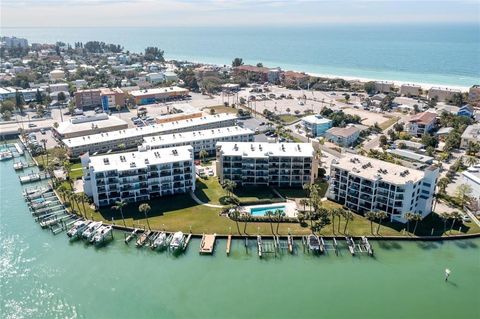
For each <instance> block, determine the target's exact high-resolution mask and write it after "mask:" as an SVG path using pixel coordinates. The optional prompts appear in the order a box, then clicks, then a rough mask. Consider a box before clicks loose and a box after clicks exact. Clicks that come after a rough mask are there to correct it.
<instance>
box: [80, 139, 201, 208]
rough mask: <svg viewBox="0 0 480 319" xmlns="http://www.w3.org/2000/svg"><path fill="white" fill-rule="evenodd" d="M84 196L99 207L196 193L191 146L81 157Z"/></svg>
mask: <svg viewBox="0 0 480 319" xmlns="http://www.w3.org/2000/svg"><path fill="white" fill-rule="evenodd" d="M81 160H82V167H83V182H84V190H85V194H87V195H88V196H91V197H92V198H93V202H94V203H95V205H96V206H97V207H99V206H106V205H113V204H115V202H116V201H120V200H124V201H126V202H137V201H145V200H149V199H151V198H155V197H160V196H168V195H174V194H181V193H187V192H189V191H193V190H195V166H194V162H193V152H192V147H191V146H181V147H175V148H165V149H161V150H151V151H143V152H129V153H119V154H111V155H104V156H89V154H88V153H87V154H85V155H84V156H82V157H81Z"/></svg>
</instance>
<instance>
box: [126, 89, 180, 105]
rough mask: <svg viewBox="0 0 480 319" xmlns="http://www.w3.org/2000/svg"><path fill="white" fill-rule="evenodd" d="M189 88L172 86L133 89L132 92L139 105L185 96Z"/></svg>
mask: <svg viewBox="0 0 480 319" xmlns="http://www.w3.org/2000/svg"><path fill="white" fill-rule="evenodd" d="M188 92H189V91H188V90H187V89H184V88H180V87H178V86H171V87H165V88H155V89H146V90H138V91H131V92H130V94H131V95H132V96H133V97H134V99H135V103H136V104H139V105H144V104H152V103H155V102H157V101H169V100H174V99H179V98H184V97H186V96H187V95H188Z"/></svg>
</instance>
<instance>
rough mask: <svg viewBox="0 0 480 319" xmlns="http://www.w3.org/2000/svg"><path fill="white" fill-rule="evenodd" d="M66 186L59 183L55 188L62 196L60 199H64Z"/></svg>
mask: <svg viewBox="0 0 480 319" xmlns="http://www.w3.org/2000/svg"><path fill="white" fill-rule="evenodd" d="M66 190H67V189H66V187H65V185H60V186H58V188H57V192H58V193H59V194H60V196H61V197H62V200H63V201H65V191H66Z"/></svg>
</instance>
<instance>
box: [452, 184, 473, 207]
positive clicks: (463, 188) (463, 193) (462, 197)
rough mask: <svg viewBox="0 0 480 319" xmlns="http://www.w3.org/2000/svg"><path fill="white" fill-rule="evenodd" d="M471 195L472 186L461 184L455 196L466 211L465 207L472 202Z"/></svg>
mask: <svg viewBox="0 0 480 319" xmlns="http://www.w3.org/2000/svg"><path fill="white" fill-rule="evenodd" d="M471 194H472V186H470V185H468V184H461V185H459V186H458V187H457V189H456V190H455V196H456V197H457V198H458V201H459V202H460V205H461V206H462V208H463V209H465V205H466V204H467V203H468V202H469V201H470V195H471Z"/></svg>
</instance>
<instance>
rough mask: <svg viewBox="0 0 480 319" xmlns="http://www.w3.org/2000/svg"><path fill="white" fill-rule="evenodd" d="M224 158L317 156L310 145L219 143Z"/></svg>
mask: <svg viewBox="0 0 480 319" xmlns="http://www.w3.org/2000/svg"><path fill="white" fill-rule="evenodd" d="M219 148H221V152H222V154H223V155H224V156H242V157H252V158H262V157H263V158H267V157H270V156H278V157H312V156H314V154H315V151H314V150H313V146H312V144H310V143H259V142H257V143H255V142H239V143H238V142H219V143H217V149H219Z"/></svg>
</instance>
